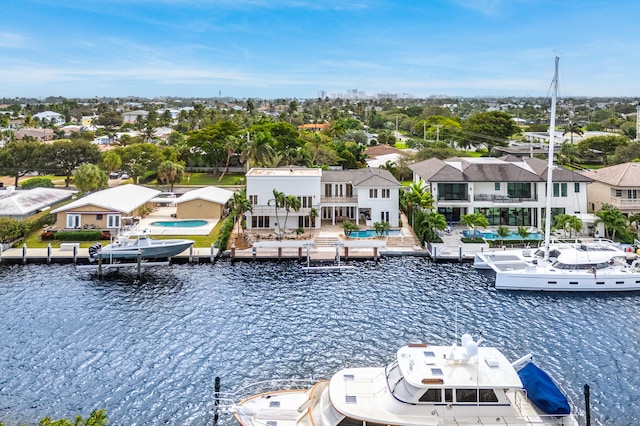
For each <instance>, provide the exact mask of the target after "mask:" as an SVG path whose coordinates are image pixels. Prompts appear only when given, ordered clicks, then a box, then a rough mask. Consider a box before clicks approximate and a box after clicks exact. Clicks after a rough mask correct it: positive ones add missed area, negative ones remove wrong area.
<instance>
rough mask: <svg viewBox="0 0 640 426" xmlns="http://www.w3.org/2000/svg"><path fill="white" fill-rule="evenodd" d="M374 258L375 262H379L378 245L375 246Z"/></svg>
mask: <svg viewBox="0 0 640 426" xmlns="http://www.w3.org/2000/svg"><path fill="white" fill-rule="evenodd" d="M373 260H374V261H375V262H378V247H377V246H376V247H374V248H373Z"/></svg>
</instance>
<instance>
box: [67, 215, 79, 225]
mask: <svg viewBox="0 0 640 426" xmlns="http://www.w3.org/2000/svg"><path fill="white" fill-rule="evenodd" d="M81 224H82V221H81V220H80V215H79V214H72V213H67V228H80V225H81Z"/></svg>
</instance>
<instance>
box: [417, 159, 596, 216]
mask: <svg viewBox="0 0 640 426" xmlns="http://www.w3.org/2000/svg"><path fill="white" fill-rule="evenodd" d="M410 168H411V170H412V171H413V176H414V177H413V179H414V182H418V181H420V180H422V181H423V182H424V183H425V185H426V187H427V190H429V191H430V192H431V194H432V195H433V198H434V208H435V209H436V210H437V211H438V212H439V213H441V214H443V215H444V216H445V217H446V219H447V222H448V223H457V222H459V221H460V219H461V217H462V216H464V215H466V214H470V213H482V214H483V215H484V216H485V217H486V218H487V220H488V221H489V224H490V225H491V226H499V225H504V226H509V227H518V226H526V227H537V228H541V227H542V225H543V218H544V214H545V207H546V181H547V161H545V160H541V159H538V158H532V157H530V158H518V157H515V156H505V157H501V158H493V157H483V158H449V159H446V160H440V159H437V158H430V159H428V160H425V161H421V162H419V163H415V164H413V165H411V166H410ZM552 180H553V188H552V197H551V215H552V217H554V216H556V215H558V214H576V215H577V214H586V212H587V184H588V183H590V182H591V179H589V178H588V177H586V176H583V175H581V174H579V173H576V172H572V171H570V170H566V169H563V168H560V167H556V168H554V170H553V174H552Z"/></svg>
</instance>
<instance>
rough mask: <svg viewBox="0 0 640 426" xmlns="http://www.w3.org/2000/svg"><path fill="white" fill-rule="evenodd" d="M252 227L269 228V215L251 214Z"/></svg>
mask: <svg viewBox="0 0 640 426" xmlns="http://www.w3.org/2000/svg"><path fill="white" fill-rule="evenodd" d="M251 227H252V228H269V216H251Z"/></svg>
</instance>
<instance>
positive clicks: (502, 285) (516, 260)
mask: <svg viewBox="0 0 640 426" xmlns="http://www.w3.org/2000/svg"><path fill="white" fill-rule="evenodd" d="M553 83H554V84H553V86H554V91H553V97H552V101H551V120H550V126H549V127H550V129H554V128H555V112H556V97H557V91H558V58H556V64H555V75H554V80H553ZM549 135H550V140H549V154H548V155H549V160H548V166H547V182H548V184H547V194H546V199H547V200H546V206H545V211H546V217H547V218H549V217H551V198H552V194H551V191H552V187H553V185H552V183H553V168H554V166H553V155H554V154H553V149H554V132H553V131H551V132H549ZM544 235H545V240H544V241H545V242H544V248H543V250H542V254H543V257H542V258H536V257H534V256H527V255H526V253H525V251H504V252H493V254H492V253H486V254H484V253H479V254H477V255H476V256H475V259H474V266H475V267H476V268H477V269H491V270H493V271H494V272H495V288H496V289H501V290H541V291H635V290H640V264H639V263H638V262H637V261H635V260H634V259H633V258H628V256H627V253H626V252H624V251H623V250H621V249H620V248H619V247H616V246H615V245H614V244H613V242H611V241H609V242H603V241H598V242H596V243H595V244H594V243H586V242H579V243H574V244H572V245H569V246H568V247H565V246H562V247H561V246H559V245H557V244H552V243H551V221H545V233H544ZM554 252H555V255H556V256H557V258H555V259H554V258H553V257H552V256H551V254H552V253H554ZM629 262H633V263H631V264H630V263H629Z"/></svg>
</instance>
